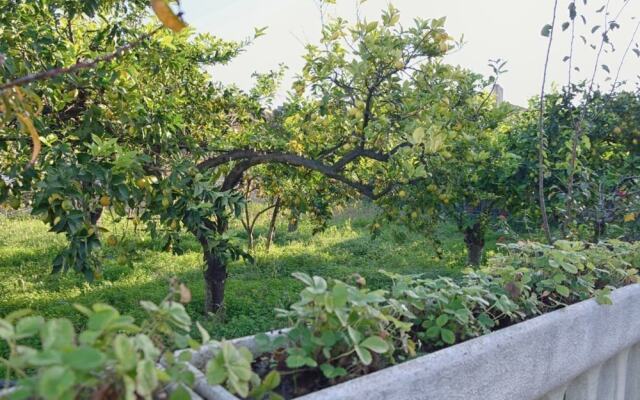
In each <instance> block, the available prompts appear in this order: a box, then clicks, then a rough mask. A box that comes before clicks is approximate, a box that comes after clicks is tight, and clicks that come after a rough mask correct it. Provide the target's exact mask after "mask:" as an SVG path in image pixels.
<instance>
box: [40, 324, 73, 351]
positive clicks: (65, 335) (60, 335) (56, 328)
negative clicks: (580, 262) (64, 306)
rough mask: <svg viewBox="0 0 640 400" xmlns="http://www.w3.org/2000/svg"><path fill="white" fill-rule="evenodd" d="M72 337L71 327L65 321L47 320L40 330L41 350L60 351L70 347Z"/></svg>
mask: <svg viewBox="0 0 640 400" xmlns="http://www.w3.org/2000/svg"><path fill="white" fill-rule="evenodd" d="M74 336H75V332H74V330H73V325H72V324H71V321H69V320H67V319H52V320H49V321H47V322H46V323H45V324H44V326H43V327H42V329H41V330H40V339H41V340H42V348H43V349H53V348H55V349H62V348H65V347H69V346H72V345H73V339H74Z"/></svg>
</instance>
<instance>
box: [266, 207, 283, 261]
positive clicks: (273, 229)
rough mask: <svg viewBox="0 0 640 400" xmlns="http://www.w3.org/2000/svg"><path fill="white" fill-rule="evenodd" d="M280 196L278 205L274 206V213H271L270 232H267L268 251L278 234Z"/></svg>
mask: <svg viewBox="0 0 640 400" xmlns="http://www.w3.org/2000/svg"><path fill="white" fill-rule="evenodd" d="M280 203H281V200H280V197H277V198H276V205H275V207H274V208H273V214H271V223H270V224H269V232H268V233H267V253H268V252H269V249H270V248H271V243H273V239H275V236H276V222H277V221H278V213H279V212H280Z"/></svg>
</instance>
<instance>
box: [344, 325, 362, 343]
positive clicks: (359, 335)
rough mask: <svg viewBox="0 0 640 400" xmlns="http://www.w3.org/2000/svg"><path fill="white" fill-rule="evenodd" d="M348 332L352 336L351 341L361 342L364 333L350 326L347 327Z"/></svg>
mask: <svg viewBox="0 0 640 400" xmlns="http://www.w3.org/2000/svg"><path fill="white" fill-rule="evenodd" d="M347 332H348V333H349V337H350V338H351V341H352V342H353V344H354V345H356V344H358V343H360V341H361V340H362V333H360V332H359V331H357V330H355V329H353V328H352V327H350V326H349V327H347Z"/></svg>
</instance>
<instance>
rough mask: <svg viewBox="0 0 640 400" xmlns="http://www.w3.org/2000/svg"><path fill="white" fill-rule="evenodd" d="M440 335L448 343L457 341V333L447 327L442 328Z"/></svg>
mask: <svg viewBox="0 0 640 400" xmlns="http://www.w3.org/2000/svg"><path fill="white" fill-rule="evenodd" d="M440 337H441V338H442V341H443V342H445V343H447V344H454V343H455V342H456V335H455V334H454V333H453V331H451V330H449V329H446V328H443V329H441V330H440Z"/></svg>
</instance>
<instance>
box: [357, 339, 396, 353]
mask: <svg viewBox="0 0 640 400" xmlns="http://www.w3.org/2000/svg"><path fill="white" fill-rule="evenodd" d="M360 346H362V347H366V348H367V349H369V350H371V351H373V352H374V353H378V354H382V353H386V352H387V351H389V343H387V342H385V341H384V340H383V339H382V338H381V337H380V336H371V337H368V338H366V339H365V340H363V341H362V343H360Z"/></svg>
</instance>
